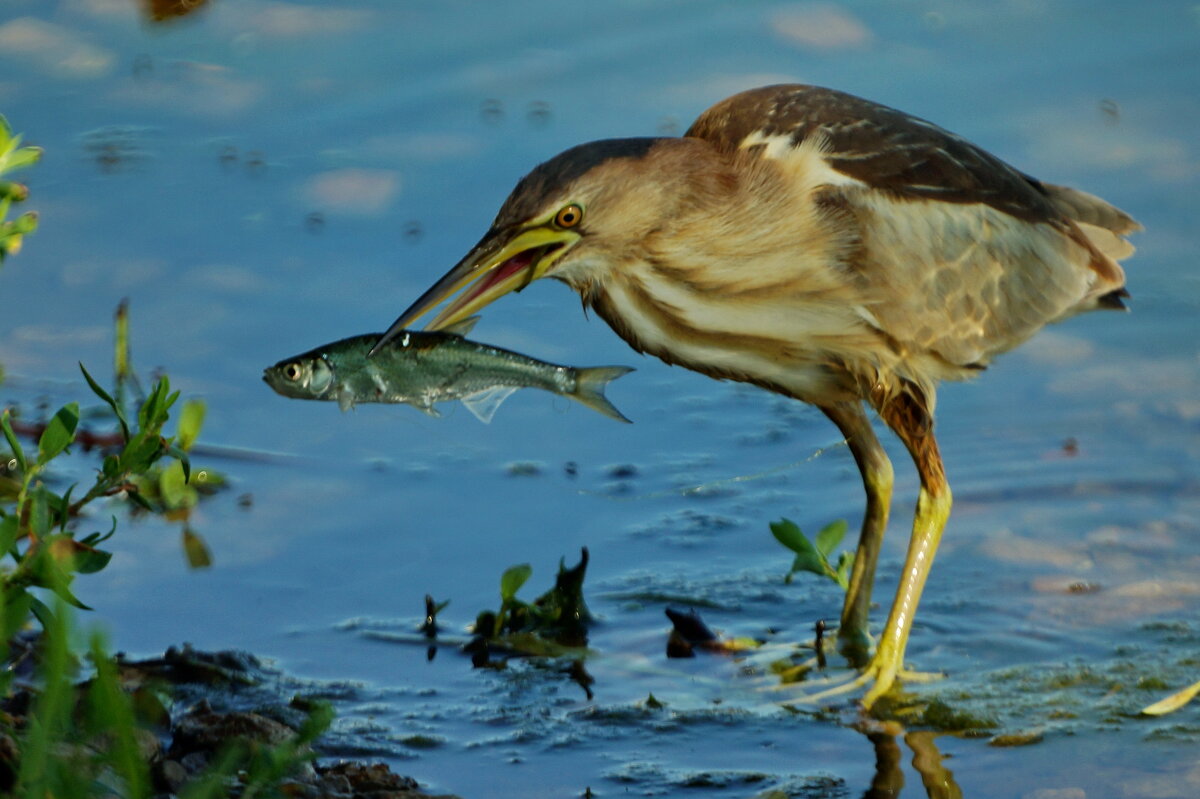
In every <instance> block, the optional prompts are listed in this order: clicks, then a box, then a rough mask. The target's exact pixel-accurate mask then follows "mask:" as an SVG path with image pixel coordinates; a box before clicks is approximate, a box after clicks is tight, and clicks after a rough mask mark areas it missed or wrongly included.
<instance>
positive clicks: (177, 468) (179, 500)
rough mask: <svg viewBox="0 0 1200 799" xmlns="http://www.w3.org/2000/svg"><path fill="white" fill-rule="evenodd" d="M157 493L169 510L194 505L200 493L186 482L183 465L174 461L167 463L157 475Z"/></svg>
mask: <svg viewBox="0 0 1200 799" xmlns="http://www.w3.org/2000/svg"><path fill="white" fill-rule="evenodd" d="M158 494H159V496H160V497H161V498H162V503H163V504H164V505H165V506H166V507H167V508H168V509H169V510H182V509H184V508H191V507H194V506H195V505H196V502H197V501H198V500H199V499H200V495H199V494H198V493H197V492H196V489H194V488H192V487H191V486H189V485H188V484H187V476H186V475H184V473H183V465H182V464H181V463H180V462H179V461H176V462H175V463H171V464H169V465H168V466H167V467H166V468H165V469H163V470H162V471H161V472H159V475H158Z"/></svg>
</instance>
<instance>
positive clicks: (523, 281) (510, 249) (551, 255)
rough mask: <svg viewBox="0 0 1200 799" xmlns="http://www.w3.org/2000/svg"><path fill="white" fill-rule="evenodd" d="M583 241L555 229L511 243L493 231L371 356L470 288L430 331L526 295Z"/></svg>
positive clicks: (524, 234) (529, 232) (532, 231)
mask: <svg viewBox="0 0 1200 799" xmlns="http://www.w3.org/2000/svg"><path fill="white" fill-rule="evenodd" d="M579 238H580V236H579V234H578V233H576V232H575V231H571V230H559V229H557V228H555V227H552V226H550V225H539V226H538V227H532V228H527V229H525V230H522V231H520V232H519V233H517V234H516V235H515V236H511V237H506V236H505V233H504V232H503V231H495V230H493V231H489V233H488V235H486V236H484V237H483V240H482V241H480V242H479V243H478V244H476V245H475V247H474V248H473V249H472V250H471V251H470V252H469V253H467V255H466V257H465V258H463V259H462V260H461V261H459V262H458V264H457V265H456V266H455V267H454V268H453V269H451V270H450V271H449V272H447V273H446V274H445V275H443V276H442V278H441V279H440V280H439V281H438V282H436V283H434V284H433V285H432V286H430V287H429V289H428V290H427V291H426V292H425V293H424V294H422V295H421V296H420V298H419V299H418V300H417V301H416V302H414V303H413V304H412V305H410V306H409V308H408V310H406V311H405V312H404V313H402V314H400V317H399V318H398V319H396V321H395V322H393V323H392V326H391V327H389V328H388V330H387V332H386V333H384V334H383V336H382V337H380V339H379V341H378V342H376V344H375V346H374V347H373V348H372V349H371V354H374V353H375V352H377V351H378V350H379V348H380V347H383V346H384V345H385V344H387V342H388V341H390V340H391V339H392V338H393V337H394V336H395V335H396V334H397V333H399V332H400V331H401V330H404V329H405V328H406V327H408V326H409V325H411V324H412V323H413V322H415V321H416V320H417V319H418V318H420V317H421V316H423V315H424V314H425V313H426V312H427V311H429V310H430V309H431V308H433V307H434V306H435V305H437V304H438V303H439V302H441V301H442V300H444V299H446V298H447V297H449V296H450V295H452V294H454V293H455V292H457V291H459V290H460V289H463V288H464V287H466V286H469V288H467V289H466V290H465V291H463V292H462V293H461V294H459V295H458V297H456V298H455V299H454V300H453V301H452V302H451V303H450V304H449V305H447V306H446V307H445V308H443V309H442V312H441V313H439V314H438V315H437V316H436V317H434V319H433V321H432V322H430V323H429V324H428V325H427V326H426V329H427V330H440V329H442V328H445V327H449V326H450V325H453V324H454V323H455V322H458V321H461V320H463V319H466V318H467V317H468V316H471V315H472V314H474V313H475V312H476V311H478V310H479V309H480V308H483V307H484V306H485V305H489V304H490V303H492V302H493V301H494V300H496V299H498V298H500V297H502V296H504V295H505V294H508V293H509V292H511V291H520V290H521V289H523V288H525V287H526V286H527V285H529V284H530V283H532V282H533V281H534V280H537V279H538V278H540V277H542V276H543V275H545V274H546V271H547V270H548V269H549V268H550V266H551V265H552V264H553V263H554V262H555V261H557V260H558V259H559V258H561V257H562V256H563V255H564V254H565V253H566V251H567V250H569V249H570V248H571V247H572V246H573V245H574V244H575V243H576V242H577V241H579Z"/></svg>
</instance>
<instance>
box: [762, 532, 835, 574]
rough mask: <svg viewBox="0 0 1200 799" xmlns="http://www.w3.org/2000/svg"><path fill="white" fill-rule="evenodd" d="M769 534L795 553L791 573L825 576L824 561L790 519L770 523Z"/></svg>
mask: <svg viewBox="0 0 1200 799" xmlns="http://www.w3.org/2000/svg"><path fill="white" fill-rule="evenodd" d="M771 532H772V533H773V534H774V536H775V538H776V539H777V540H778V541H779V543H781V544H783V545H784V546H785V547H787V548H788V549H790V550H792V551H793V552H795V553H796V558H795V560H794V561H792V571H793V572H798V571H806V572H812V573H814V574H822V575H823V574H826V571H825V568H826V567H825V559H824V558H822V557H821V553H819V552H817V549H816V547H814V546H813V545H812V542H811V541H809V540H808V538H807V537H805V535H804V533H802V532H800V528H799V527H797V526H796V523H795V522H793V521H791V520H790V519H780V520H779V521H778V522H772V523H771Z"/></svg>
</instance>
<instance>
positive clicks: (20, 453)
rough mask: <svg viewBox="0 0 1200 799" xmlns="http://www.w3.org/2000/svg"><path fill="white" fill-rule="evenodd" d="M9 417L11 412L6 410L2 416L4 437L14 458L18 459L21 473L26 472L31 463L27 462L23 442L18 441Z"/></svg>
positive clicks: (0, 418)
mask: <svg viewBox="0 0 1200 799" xmlns="http://www.w3.org/2000/svg"><path fill="white" fill-rule="evenodd" d="M8 417H9V412H8V409H7V408H5V409H4V413H2V414H0V428H3V429H4V437H5V438H6V439H7V440H8V448H9V449H11V450H12V454H13V457H14V458H16V459H17V464H18V465H19V466H20V467H21V471H22V472H25V471H26V470H27V469H28V468H29V463H28V462H27V461H26V460H25V450H23V449H21V442H20V441H17V434H16V433H14V432H13V429H12V424H11V423H10V422H9V421H8Z"/></svg>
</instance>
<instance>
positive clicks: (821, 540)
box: [771, 519, 854, 591]
mask: <svg viewBox="0 0 1200 799" xmlns="http://www.w3.org/2000/svg"><path fill="white" fill-rule="evenodd" d="M846 527H847V525H846V520H845V519H838V520H837V521H835V522H830V523H829V524H827V525H825V526H824V527H822V528H821V530H820V532H818V533H817V537H816V540H815V541H809V540H808V536H806V535H804V533H803V532H801V531H800V527H799V526H798V525H797V524H796V523H795V522H793V521H792V520H791V519H780V520H779V521H777V522H771V534H772V535H774V536H775V539H776V540H777V541H779V543H781V544H783V545H784V546H785V547H787V548H788V549H790V550H792V551H793V552H795V553H796V558H795V560H793V561H792V568H791V569H790V570H789V571H788V573H787V575H786V576H785V577H784V578H783V579H784V582H788V583H790V582H791V581H792V575H794V574H795V573H796V572H801V571H805V572H812V573H813V574H819V575H821V576H822V577H828V578H829V579H830V580H833V581H834V582H835V583H837V584H838V585H840V586H841V587H842V590H843V591H844V590H846V589H847V588H848V587H849V585H850V570H851V569H852V568H853V567H854V553H853V552H850V551H848V550H847V551H844V552H842V553H841V554H840V555H838V559H837V563H836V564H833V563H830V562H829V556H830V555H831V554H833V550H834V549H836V548H837V545H838V544H840V543H841V542H842V538H844V537H845V535H846Z"/></svg>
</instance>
